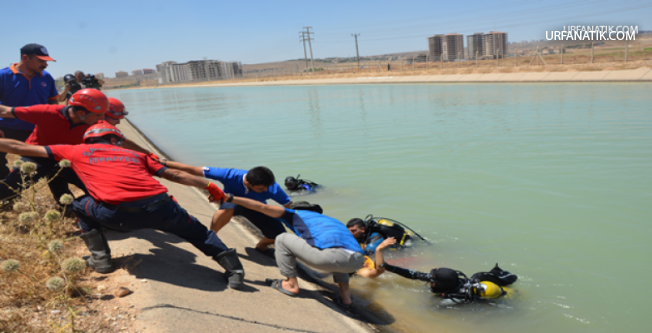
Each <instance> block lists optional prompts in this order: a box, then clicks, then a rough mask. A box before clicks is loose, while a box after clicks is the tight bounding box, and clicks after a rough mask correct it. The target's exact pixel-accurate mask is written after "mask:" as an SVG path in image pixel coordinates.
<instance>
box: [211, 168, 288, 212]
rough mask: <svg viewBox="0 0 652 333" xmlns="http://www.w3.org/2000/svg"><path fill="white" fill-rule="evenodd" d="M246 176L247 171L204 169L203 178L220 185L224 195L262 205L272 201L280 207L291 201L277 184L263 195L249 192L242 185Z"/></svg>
mask: <svg viewBox="0 0 652 333" xmlns="http://www.w3.org/2000/svg"><path fill="white" fill-rule="evenodd" d="M246 174H247V170H240V169H227V168H213V167H204V177H206V178H210V179H215V180H217V181H218V182H220V183H222V185H224V192H225V193H231V194H233V195H235V196H238V197H245V198H249V199H252V200H256V201H260V202H262V203H267V200H268V199H272V200H274V201H276V202H278V203H279V204H281V205H287V204H289V203H290V202H291V201H292V200H291V199H290V197H289V196H288V195H287V194H286V193H285V192H284V191H283V189H281V187H280V186H279V185H278V184H277V183H274V184H273V185H272V186H270V187H269V188H267V191H265V192H263V193H257V192H254V191H249V189H247V187H246V186H245V184H244V175H246Z"/></svg>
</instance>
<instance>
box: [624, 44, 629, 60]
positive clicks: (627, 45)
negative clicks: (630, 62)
mask: <svg viewBox="0 0 652 333" xmlns="http://www.w3.org/2000/svg"><path fill="white" fill-rule="evenodd" d="M628 48H629V40H627V39H625V62H627V49H628Z"/></svg>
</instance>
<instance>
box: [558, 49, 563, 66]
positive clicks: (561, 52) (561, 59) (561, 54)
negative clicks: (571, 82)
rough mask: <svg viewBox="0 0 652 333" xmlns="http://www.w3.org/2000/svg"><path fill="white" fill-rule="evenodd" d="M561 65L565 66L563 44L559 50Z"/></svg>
mask: <svg viewBox="0 0 652 333" xmlns="http://www.w3.org/2000/svg"><path fill="white" fill-rule="evenodd" d="M559 59H560V60H559V63H560V64H562V65H563V64H564V44H561V48H560V49H559Z"/></svg>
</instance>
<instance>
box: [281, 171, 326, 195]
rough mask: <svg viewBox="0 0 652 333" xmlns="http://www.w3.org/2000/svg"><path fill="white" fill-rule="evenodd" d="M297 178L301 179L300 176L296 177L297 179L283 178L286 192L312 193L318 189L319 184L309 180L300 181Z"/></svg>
mask: <svg viewBox="0 0 652 333" xmlns="http://www.w3.org/2000/svg"><path fill="white" fill-rule="evenodd" d="M299 177H301V175H297V178H294V177H292V176H289V177H286V178H285V187H287V189H288V191H290V192H298V193H313V192H315V190H317V188H318V187H320V185H319V184H317V183H315V182H313V181H311V180H307V179H301V178H299Z"/></svg>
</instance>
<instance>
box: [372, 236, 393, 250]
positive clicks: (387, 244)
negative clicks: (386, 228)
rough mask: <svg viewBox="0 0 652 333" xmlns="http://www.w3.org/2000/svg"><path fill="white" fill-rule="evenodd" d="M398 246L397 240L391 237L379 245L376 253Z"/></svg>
mask: <svg viewBox="0 0 652 333" xmlns="http://www.w3.org/2000/svg"><path fill="white" fill-rule="evenodd" d="M394 244H396V238H394V237H390V238H387V239H385V240H384V241H383V242H382V243H380V244H378V246H377V247H376V251H382V250H383V249H384V248H386V247H388V246H390V245H394Z"/></svg>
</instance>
